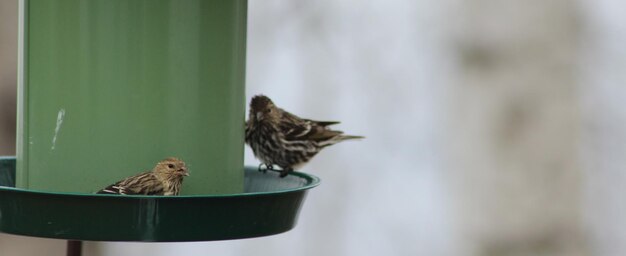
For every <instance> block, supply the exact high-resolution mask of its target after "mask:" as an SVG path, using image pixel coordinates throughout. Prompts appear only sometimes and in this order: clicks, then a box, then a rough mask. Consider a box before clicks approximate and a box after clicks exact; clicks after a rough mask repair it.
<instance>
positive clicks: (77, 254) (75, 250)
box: [67, 240, 83, 256]
mask: <svg viewBox="0 0 626 256" xmlns="http://www.w3.org/2000/svg"><path fill="white" fill-rule="evenodd" d="M82 254H83V241H76V240H67V256H81V255H82Z"/></svg>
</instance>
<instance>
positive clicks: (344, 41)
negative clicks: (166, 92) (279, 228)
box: [0, 0, 626, 256]
mask: <svg viewBox="0 0 626 256" xmlns="http://www.w3.org/2000/svg"><path fill="white" fill-rule="evenodd" d="M624 8H626V4H625V3H624V2H623V1H618V0H595V1H590V0H587V1H585V0H580V1H568V0H555V1H543V0H529V1H515V0H499V1H496V0H445V1H434V2H433V1H426V0H417V1H411V0H394V1H349V0H342V1H332V0H318V1H293V0H264V1H256V0H252V1H250V2H249V20H248V22H249V25H248V53H247V54H248V63H247V78H246V79H247V98H248V99H249V98H250V97H251V96H253V95H255V94H258V93H264V94H267V95H269V96H271V97H272V98H273V100H274V101H275V103H276V104H277V105H279V106H281V107H284V108H286V109H289V110H291V111H292V112H293V113H296V114H299V115H302V116H304V117H308V118H312V119H331V120H342V121H343V123H342V124H340V125H339V126H338V127H337V128H339V129H342V130H344V131H347V132H348V133H351V134H357V135H365V136H367V139H365V140H363V141H358V142H346V143H342V144H339V145H337V146H333V147H331V148H328V149H326V150H325V151H323V152H322V153H321V154H319V155H318V156H317V157H316V158H315V159H314V160H313V161H312V162H311V163H310V164H309V165H308V166H306V167H305V169H304V171H306V172H311V173H313V174H315V175H318V176H319V177H321V178H322V185H321V186H320V187H318V188H316V189H314V190H312V191H311V193H309V196H308V198H307V203H306V204H305V205H304V208H303V209H302V213H301V215H300V216H301V217H300V221H299V224H298V226H297V227H296V228H295V229H294V230H292V231H290V232H287V233H284V234H280V235H276V236H271V237H265V238H257V239H245V240H235V241H223V242H203V243H166V244H152V243H100V242H87V243H85V245H84V255H96V256H109V255H111V256H112V255H153V256H160V255H233V256H235V255H260V256H262V255H435V256H437V255H443V256H447V255H450V256H458V255H468V256H474V255H480V256H483V255H484V256H499V255H510V256H518V255H519V256H521V255H551V256H552V255H556V256H559V255H564V256H565V255H567V256H578V255H599V256H604V255H606V256H611V255H624V254H625V253H626V221H625V218H624V216H626V200H624V199H623V198H624V197H623V195H624V194H626V187H625V186H623V185H622V184H624V183H625V182H626V158H625V157H624V155H625V154H624V153H625V152H626V105H624V104H623V103H624V98H625V97H626V72H624V67H626V47H624V45H626V16H624V15H623V10H624ZM16 52H17V0H2V1H0V155H14V154H15V153H14V149H15V112H16V110H15V96H16V93H15V91H16V88H15V87H16V66H17V64H16V58H17V54H16ZM246 150H247V151H246V155H245V157H246V163H247V164H250V165H257V164H258V162H257V161H256V160H255V159H254V157H253V156H252V154H251V152H250V151H249V149H246ZM0 255H2V256H4V255H9V256H13V255H18V256H21V255H24V256H29V255H65V241H61V240H51V239H37V238H28V237H20V236H13V235H6V234H0Z"/></svg>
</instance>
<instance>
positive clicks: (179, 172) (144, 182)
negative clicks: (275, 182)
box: [97, 157, 189, 196]
mask: <svg viewBox="0 0 626 256" xmlns="http://www.w3.org/2000/svg"><path fill="white" fill-rule="evenodd" d="M185 176H189V172H187V166H186V165H185V162H183V161H181V160H179V159H177V158H173V157H170V158H166V159H163V160H162V161H160V162H159V163H157V165H156V166H155V167H154V169H152V171H147V172H143V173H140V174H137V175H135V176H131V177H128V178H126V179H123V180H120V181H118V182H116V183H115V184H111V185H109V186H108V187H106V188H104V189H102V190H100V191H98V192H97V194H119V195H165V196H177V195H178V193H179V192H180V186H181V185H182V183H183V177H185Z"/></svg>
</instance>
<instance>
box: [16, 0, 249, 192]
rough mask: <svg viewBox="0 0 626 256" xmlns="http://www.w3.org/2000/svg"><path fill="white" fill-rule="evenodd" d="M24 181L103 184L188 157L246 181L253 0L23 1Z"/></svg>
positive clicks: (227, 178)
mask: <svg viewBox="0 0 626 256" xmlns="http://www.w3.org/2000/svg"><path fill="white" fill-rule="evenodd" d="M20 7H21V8H20V12H21V18H20V19H21V20H20V27H21V29H20V47H21V48H20V53H19V56H20V73H19V86H18V88H19V89H18V94H19V95H18V99H19V100H18V105H19V106H18V142H17V152H18V153H17V182H16V185H17V187H20V188H27V189H34V190H45V191H58V192H80V193H92V192H95V191H97V190H98V189H100V188H102V187H104V186H106V185H108V184H111V183H113V182H115V181H117V180H120V179H122V178H124V177H127V176H130V175H133V174H136V173H138V172H141V171H146V170H150V169H152V167H153V166H154V165H155V164H156V163H157V162H158V161H159V160H161V159H163V158H166V157H170V156H174V157H178V158H180V159H182V160H184V161H185V162H186V163H187V165H188V166H189V170H190V173H191V175H190V176H189V177H186V179H185V181H184V184H183V187H182V194H221V193H237V192H242V191H243V146H244V144H243V133H244V126H243V121H244V111H245V95H244V92H245V90H244V89H245V84H244V78H245V44H246V15H247V1H246V0H210V1H209V0H89V1H82V0H22V2H21V3H20Z"/></svg>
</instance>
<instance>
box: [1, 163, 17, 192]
mask: <svg viewBox="0 0 626 256" xmlns="http://www.w3.org/2000/svg"><path fill="white" fill-rule="evenodd" d="M0 186H4V187H15V157H3V156H0Z"/></svg>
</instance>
